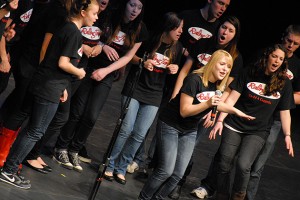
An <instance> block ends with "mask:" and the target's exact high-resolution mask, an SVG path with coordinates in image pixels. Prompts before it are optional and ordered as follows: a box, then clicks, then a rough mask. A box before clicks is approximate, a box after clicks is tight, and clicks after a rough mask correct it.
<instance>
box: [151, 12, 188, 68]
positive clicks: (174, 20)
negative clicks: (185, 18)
mask: <svg viewBox="0 0 300 200" xmlns="http://www.w3.org/2000/svg"><path fill="white" fill-rule="evenodd" d="M181 22H182V18H179V17H178V15H177V14H176V13H174V12H168V13H166V14H164V16H163V18H162V20H160V22H159V24H158V27H157V28H156V29H155V30H154V31H153V34H151V37H150V38H149V40H148V41H147V49H148V50H149V55H150V57H151V56H152V55H153V54H154V53H155V52H156V51H157V49H158V48H159V47H160V45H161V43H162V40H163V37H165V35H166V34H169V32H170V31H172V30H175V29H177V28H178V27H179V26H180V23H181ZM176 44H177V42H172V43H171V44H170V47H169V48H168V51H166V52H165V54H166V55H165V56H167V57H168V58H170V63H172V58H176V56H177V55H176V52H177V51H176V49H177V46H176ZM178 53H179V52H178Z"/></svg>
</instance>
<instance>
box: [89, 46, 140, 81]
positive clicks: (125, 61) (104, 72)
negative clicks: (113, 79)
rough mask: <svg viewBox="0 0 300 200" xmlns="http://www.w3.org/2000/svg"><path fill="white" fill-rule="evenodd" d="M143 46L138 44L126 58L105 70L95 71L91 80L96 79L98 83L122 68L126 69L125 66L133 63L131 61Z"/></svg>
mask: <svg viewBox="0 0 300 200" xmlns="http://www.w3.org/2000/svg"><path fill="white" fill-rule="evenodd" d="M141 44H142V43H141V42H140V43H136V44H135V45H134V46H133V47H132V49H130V50H129V51H128V52H127V53H126V54H125V55H124V56H122V57H121V58H120V59H118V60H117V61H115V62H113V63H112V64H110V65H109V66H107V67H105V68H100V69H97V70H95V71H94V72H93V74H92V76H91V78H92V79H95V80H97V81H101V80H102V79H103V78H105V77H106V75H108V74H110V73H111V72H113V71H115V70H117V69H120V68H121V67H124V66H125V65H127V64H128V63H129V62H130V61H131V59H132V58H133V56H134V55H135V53H136V52H137V50H138V49H139V47H140V46H141Z"/></svg>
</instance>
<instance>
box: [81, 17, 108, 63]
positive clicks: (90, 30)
mask: <svg viewBox="0 0 300 200" xmlns="http://www.w3.org/2000/svg"><path fill="white" fill-rule="evenodd" d="M102 29H103V27H102V21H101V20H100V16H99V15H98V19H97V21H96V22H95V23H94V24H93V26H84V27H82V28H81V29H80V31H81V34H82V43H83V44H85V45H88V46H90V47H94V46H96V45H97V44H98V43H99V42H100V37H101V35H103V31H102ZM88 59H89V58H88V57H87V56H86V55H85V54H83V55H82V58H81V60H80V62H79V66H80V67H83V68H86V67H87V65H88Z"/></svg>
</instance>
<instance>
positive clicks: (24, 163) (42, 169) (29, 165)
mask: <svg viewBox="0 0 300 200" xmlns="http://www.w3.org/2000/svg"><path fill="white" fill-rule="evenodd" d="M23 165H25V166H27V167H29V168H31V169H33V170H35V171H38V172H40V173H42V174H48V171H46V170H45V169H44V167H43V168H38V167H35V166H32V165H31V164H30V163H29V162H28V161H27V160H25V161H24V162H23Z"/></svg>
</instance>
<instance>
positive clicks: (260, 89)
mask: <svg viewBox="0 0 300 200" xmlns="http://www.w3.org/2000/svg"><path fill="white" fill-rule="evenodd" d="M265 87H266V84H264V83H259V82H250V83H248V84H247V88H248V89H249V90H250V91H251V92H253V93H255V94H257V95H259V96H261V97H265V98H268V99H279V98H280V97H281V95H280V93H279V92H277V93H276V94H275V95H270V96H266V95H264V89H265Z"/></svg>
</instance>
